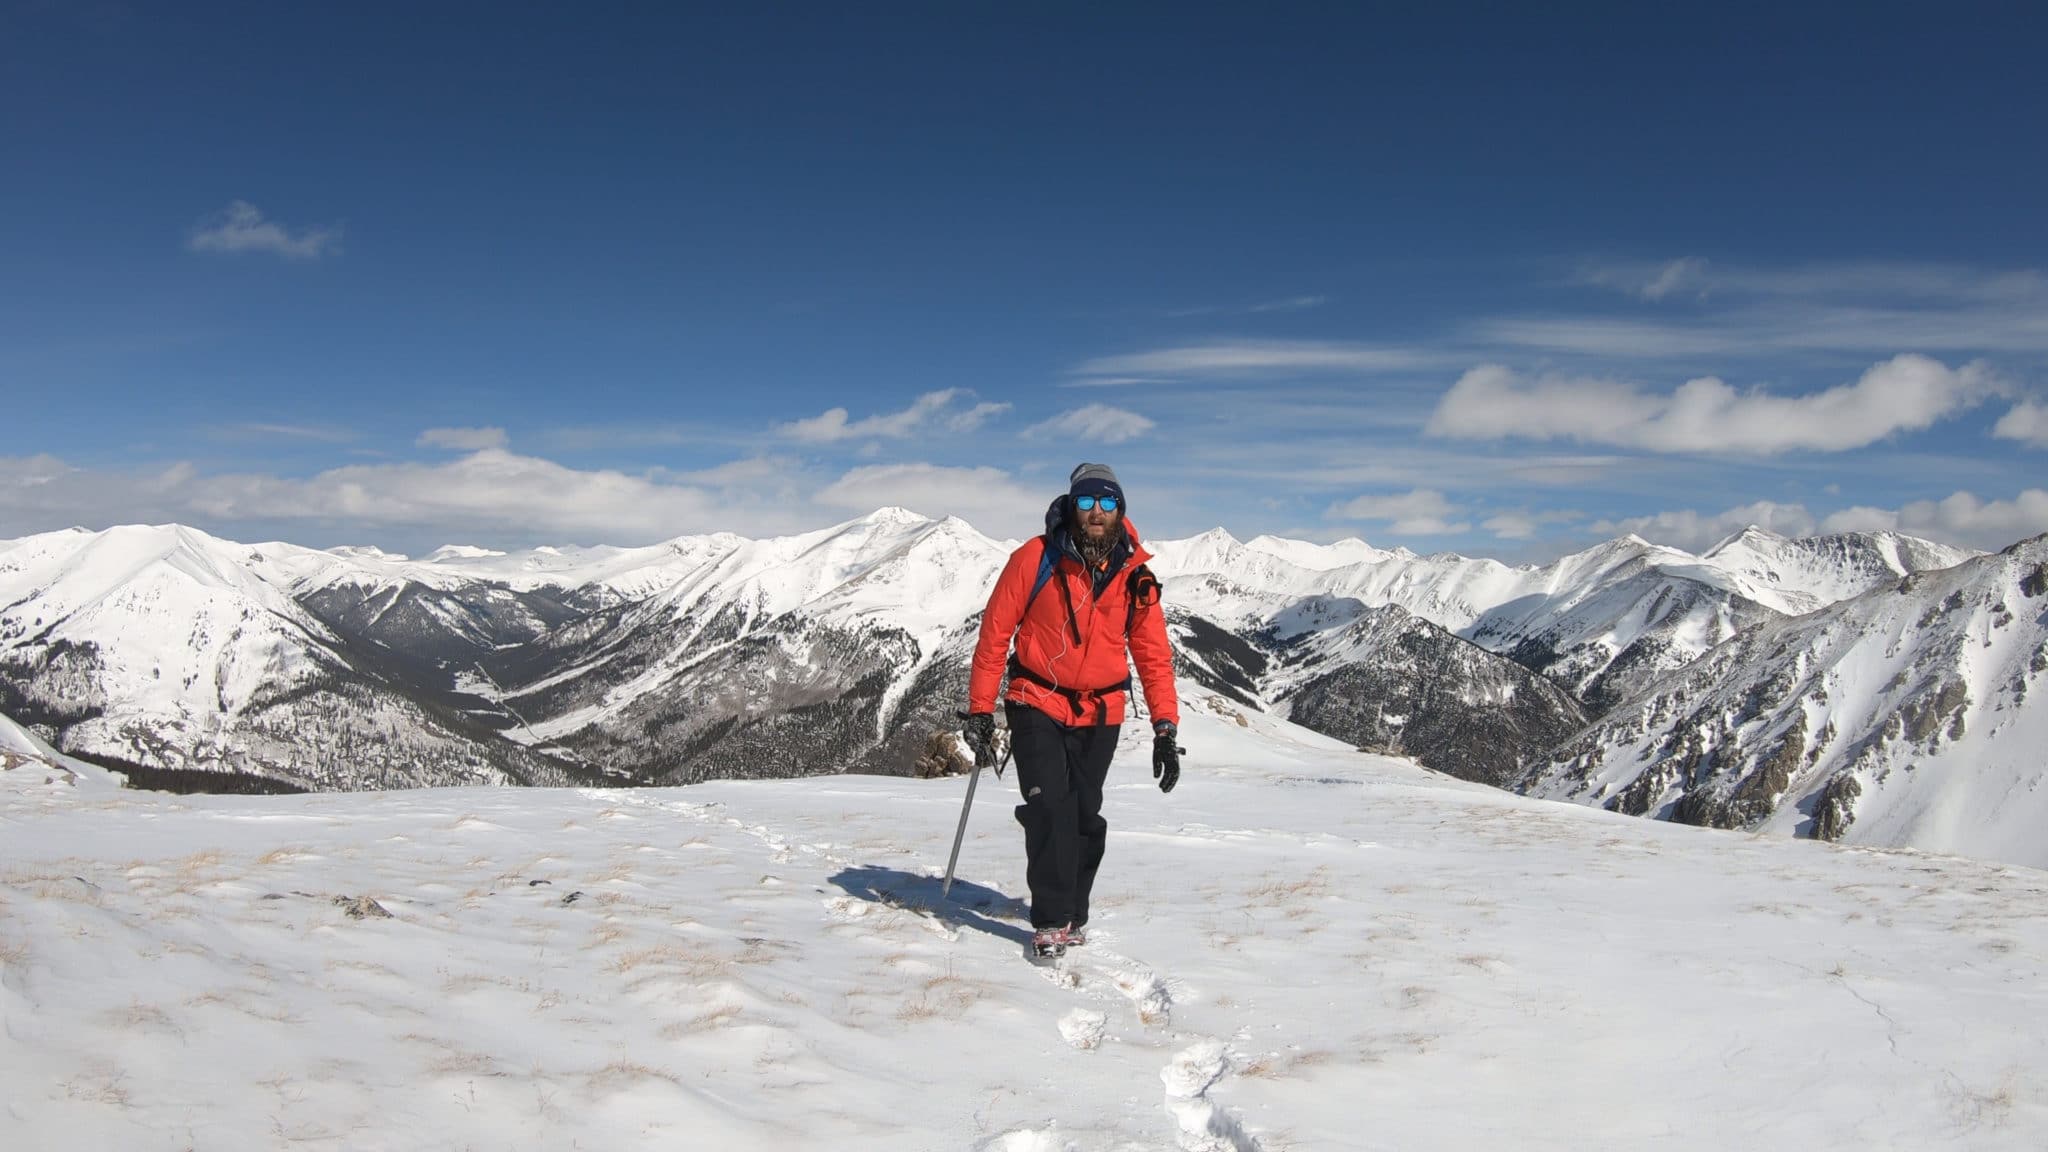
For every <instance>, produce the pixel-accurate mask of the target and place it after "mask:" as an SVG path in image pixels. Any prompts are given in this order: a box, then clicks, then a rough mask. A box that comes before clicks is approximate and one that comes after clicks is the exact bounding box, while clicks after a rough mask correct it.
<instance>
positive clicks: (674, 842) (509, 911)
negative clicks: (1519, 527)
mask: <svg viewBox="0 0 2048 1152" xmlns="http://www.w3.org/2000/svg"><path fill="white" fill-rule="evenodd" d="M1245 719H1246V723H1245V725H1240V724H1238V723H1236V722H1235V721H1234V720H1233V719H1231V718H1228V717H1225V716H1222V715H1216V714H1199V713H1198V714H1195V715H1192V716H1191V717H1190V719H1189V722H1188V724H1187V730H1186V735H1185V742H1186V743H1187V744H1188V745H1189V746H1190V748H1191V749H1192V752H1191V755H1190V757H1189V760H1188V765H1187V770H1186V774H1185V777H1184V780H1183V783H1182V786H1181V788H1180V789H1179V790H1177V791H1176V792H1174V793H1173V794H1172V795H1170V796H1162V795H1160V794H1159V792H1158V791H1157V790H1156V789H1155V788H1154V787H1153V784H1152V780H1151V776H1150V772H1149V771H1148V770H1147V769H1146V768H1145V767H1144V765H1143V762H1142V747H1141V746H1140V745H1138V744H1136V743H1133V744H1132V745H1131V747H1130V748H1129V749H1128V751H1129V752H1130V753H1131V755H1130V756H1128V757H1127V758H1126V759H1125V760H1124V761H1122V762H1120V763H1119V764H1118V766H1117V768H1116V770H1115V772H1114V774H1113V776H1112V781H1111V790H1110V793H1109V799H1108V805H1107V809H1106V815H1107V816H1108V818H1109V820H1110V822H1111V825H1112V831H1111V842H1110V853H1109V857H1108V860H1107V862H1106V863H1105V865H1104V871H1103V875H1102V879H1101V882H1100V884H1099V886H1098V894H1097V900H1096V904H1097V914H1096V922H1095V924H1094V925H1092V927H1093V928H1094V930H1095V939H1094V941H1093V942H1091V943H1090V944H1089V945H1088V947H1087V948H1086V949H1084V950H1081V951H1078V952H1076V953H1075V954H1074V955H1073V956H1072V957H1071V958H1070V962H1069V964H1068V965H1067V966H1066V968H1065V969H1064V970H1062V971H1044V970H1039V969H1036V968H1033V967H1032V966H1030V965H1029V964H1027V963H1026V962H1025V961H1024V959H1023V958H1022V951H1021V945H1022V942H1023V940H1024V938H1025V935H1026V929H1025V927H1024V922H1023V921H1022V919H1021V918H1020V917H1021V913H1022V907H1021V904H1020V898H1021V897H1022V896H1023V895H1024V887H1023V858H1022V851H1021V844H1020V833H1019V832H1018V830H1017V827H1016V825H1015V823H1014V822H1013V821H1012V820H1011V818H1010V813H1009V808H1010V806H1011V805H1012V804H1013V803H1014V802H1015V801H1014V799H1013V796H1014V793H1013V791H1012V789H1011V786H1010V783H1009V782H1008V781H1004V782H1003V783H1001V784H997V783H996V782H994V781H993V780H991V779H990V778H989V777H987V776H984V777H983V779H982V782H981V784H982V786H981V788H980V791H979V797H978V799H979V801H980V803H979V804H978V806H977V809H976V813H975V817H974V820H973V824H972V826H971V828H970V834H969V841H968V844H967V845H966V847H965V849H964V850H963V852H962V859H961V875H962V880H961V882H960V883H958V884H956V886H955V889H954V901H953V903H952V904H951V905H948V906H946V907H945V908H944V909H943V910H942V911H941V915H940V916H938V917H933V916H931V915H927V914H923V913H922V912H920V911H919V910H920V909H922V908H928V907H930V906H932V905H935V904H936V903H937V895H938V880H937V879H936V878H935V874H936V873H937V872H939V871H940V870H941V869H942V868H943V866H944V863H945V859H946V852H947V849H948V847H949V846H950V843H951V838H952V833H953V829H954V825H955V820H956V818H957V816H958V812H959V806H960V800H961V796H962V793H963V791H964V787H965V784H964V781H962V780H959V779H953V780H939V781H911V780H900V779H880V778H864V777H834V778H821V779H811V780H802V781H787V782H773V783H740V782H726V783H716V784H706V785H700V786H696V787H692V788H688V789H682V790H667V791H643V792H572V791H546V790H523V789H432V790H422V791H415V792H405V793H388V794H347V795H310V796H292V797H263V798H258V797H196V796H195V797H174V796H168V795H159V794H149V793H136V792H118V791H112V790H109V789H107V788H104V787H95V786H94V785H95V784H97V783H99V782H98V781H93V780H85V779H81V780H79V781H76V782H73V781H70V780H68V779H67V778H66V777H65V776H64V775H63V774H61V773H58V772H55V771H52V770H50V769H48V768H47V767H45V766H43V765H42V763H41V762H40V761H36V760H32V759H24V758H23V756H22V755H19V754H18V755H15V756H14V757H12V758H11V759H10V761H9V762H10V763H13V764H15V765H17V766H16V767H14V768H12V769H9V770H7V771H6V772H5V773H4V775H0V1017H4V1035H5V1041H4V1042H0V1084H4V1086H5V1089H4V1094H0V1096H4V1103H0V1147H4V1148H7V1149H29V1148H60V1147H61V1148H74V1147H77V1148H123V1149H154V1148H161V1149H184V1148H200V1149H245V1148H247V1149H253V1148H282V1147H303V1148H347V1149H381V1148H450V1149H453V1148H475V1149H572V1148H582V1149H628V1148H657V1147H658V1148H719V1149H743V1148H760V1149H771V1148H772V1149H784V1148H831V1149H891V1150H897V1149H927V1148H928V1149H969V1148H992V1149H1008V1150H1039V1149H1066V1148H1077V1149H1086V1150H1091V1152H1092V1150H1098V1149H1099V1150H1112V1149H1113V1150H1126V1149H1161V1148H1168V1149H1170V1148H1181V1149H1222V1150H1231V1149H1249V1148H1260V1149H1268V1150H1276V1149H1329V1148H1361V1149H1386V1150H1402V1152H1408V1150H1416V1149H1470V1148H1517V1149H1581V1148H1629V1149H1635V1148H1659V1149H1694V1148H1697V1149H1713V1150H1716V1152H1719V1150H1723V1149H1737V1148H1740V1149H1769V1148H1784V1149H1795V1148H1796V1149H1801V1150H1810V1149H1824V1148H1842V1149H1852V1148H1853V1149H1859V1150H1860V1149H1867V1148H1912V1149H1925V1148H1970V1149H2005V1148H2010V1149H2039V1148H2041V1147H2043V1146H2048V1087H2044V1079H2043V1077H2042V1075H2041V1073H2040V1069H2041V1068H2042V1067H2043V1066H2044V1065H2048V985H2044V982H2043V967H2044V962H2048V874H2044V873H2041V872H2036V871H2032V870H2028V869H2024V868H2013V867H2001V866H1996V865H1990V864H1985V863H1980V862H1973V861H1968V860H1961V859H1954V858H1944V857H1935V856H1928V855H1921V854H1916V853H1909V852H1878V851H1872V850H1862V849H1843V848H1835V847H1830V846H1826V845H1821V844H1816V843H1811V842H1792V841H1785V840H1781V839H1775V838H1762V837H1754V836H1746V835H1742V834H1738V833H1725V832H1710V831H1703V830H1700V829H1695V828H1689V827H1682V826H1674V825H1669V824H1662V823H1654V822H1650V821H1644V820H1638V819H1633V818H1629V817H1623V816H1617V815H1612V814H1608V813H1604V812H1599V811H1594V810H1588V809H1583V808H1577V807H1572V806H1567V805H1561V804H1549V803H1543V802H1539V801H1533V800H1526V799H1521V798H1517V797H1514V796H1510V795H1507V794H1504V793H1501V792H1497V791H1493V790H1491V789H1487V788H1483V787H1480V786H1476V785H1468V784H1463V783H1459V782H1457V781H1452V780H1449V779H1446V778H1443V777H1439V776H1436V775H1433V774H1430V773H1426V772H1424V771H1421V770H1419V769H1416V768H1414V767H1412V766H1410V765H1408V764H1405V763H1403V762H1400V761H1395V760H1388V759H1381V758H1374V757H1366V756H1361V755H1359V754H1356V753H1353V752H1349V751H1347V750H1345V749H1343V748H1341V747H1340V746H1337V745H1335V744H1333V743H1328V742H1322V741H1319V740H1318V738H1316V737H1313V736H1311V735H1309V734H1307V733H1305V732H1302V731H1301V730H1299V729H1294V728H1291V727H1289V726H1286V725H1284V724H1280V723H1278V722H1276V721H1271V720H1269V719H1267V718H1265V717H1261V716H1250V717H1246V718H1245ZM370 902H374V906H373V905H372V903H370ZM351 910H354V911H357V912H360V913H363V915H361V917H360V918H356V917H352V916H351V915H350V912H351ZM380 910H381V911H383V912H388V913H389V915H388V917H387V916H382V915H379V914H378V913H379V911H380Z"/></svg>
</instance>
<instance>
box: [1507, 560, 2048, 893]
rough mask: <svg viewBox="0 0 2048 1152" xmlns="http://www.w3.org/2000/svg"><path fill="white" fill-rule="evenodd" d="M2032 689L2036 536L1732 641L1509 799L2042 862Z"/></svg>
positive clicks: (2043, 605) (2043, 665)
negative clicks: (1525, 795) (1527, 796)
mask: <svg viewBox="0 0 2048 1152" xmlns="http://www.w3.org/2000/svg"><path fill="white" fill-rule="evenodd" d="M2044 694H2048V537H2036V538H2034V539H2032V540H2028V541H2024V542H2022V543H2020V544H2016V545H2014V546H2013V547H2011V548H2009V549H2007V550H2005V551H2004V552H2001V553H1999V554H1997V555H1994V556H1983V557H1978V558H1976V559H1972V560H1968V561H1965V562H1964V563H1962V564H1959V565H1957V566H1955V567H1953V568H1947V569H1942V570H1938V571H1931V572H1923V573H1919V574H1916V575H1914V576H1910V577H1907V578H1906V579H1903V580H1899V581H1896V582H1894V583H1892V584H1890V585H1888V586H1885V587H1881V588H1878V589H1875V590H1872V591H1869V592H1866V593H1863V594H1862V595H1860V596H1857V597H1854V598H1852V599H1849V600H1844V601H1842V602H1840V603H1838V604H1834V605H1831V606H1829V607H1827V608H1823V609H1820V610H1818V611H1815V612H1813V613H1810V614H1808V615H1805V616H1800V617H1797V618H1791V619H1786V620H1781V621H1778V622H1776V623H1772V624H1767V625H1764V626H1762V627H1759V628H1756V629H1754V630H1752V631H1750V632H1747V633H1745V634H1743V635H1741V636H1738V637H1736V638H1735V639H1733V640H1731V641H1729V642H1728V643H1726V644H1723V645H1721V646H1720V647H1718V648H1716V649H1714V650H1713V651H1712V652H1710V653H1708V654H1707V655H1706V656H1704V657H1702V658H1701V659H1699V660H1697V661H1694V662H1693V663H1692V664H1690V665H1688V666H1687V667H1686V668H1685V669H1684V670H1683V671H1682V672H1680V673H1679V674H1677V675H1675V676H1672V677H1669V678H1668V679H1666V680H1664V681H1662V682H1660V683H1658V684H1657V685H1655V686H1654V687H1653V688H1652V689H1651V690H1650V691H1648V692H1646V693H1644V694H1642V695H1640V696H1637V697H1635V698H1634V699H1631V700H1629V701H1628V702H1626V703H1625V704H1623V705H1622V706H1621V707H1619V708H1616V709H1614V710H1613V711H1611V712H1609V713H1608V714H1607V715H1606V716H1605V717H1604V718H1603V719H1602V720H1601V721H1600V723H1598V724H1597V725H1595V726H1593V727H1592V728H1590V729H1588V730H1587V731H1585V732H1583V733H1581V734H1579V735H1578V736H1577V737H1575V738H1574V739H1573V740H1571V741H1570V742H1569V743H1568V744H1567V745H1566V746H1564V747H1563V748H1561V749H1558V750H1557V751H1556V752H1555V753H1553V762H1552V763H1551V764H1549V765H1547V766H1545V767H1544V768H1542V769H1541V770H1539V771H1538V772H1536V773H1534V774H1532V776H1531V778H1529V779H1528V780H1526V781H1525V782H1524V783H1523V789H1524V790H1525V791H1527V792H1530V793H1532V794H1534V795H1538V796H1548V797H1554V798H1559V799H1569V800H1577V801H1580V802H1584V803H1598V804H1603V805H1605V806H1607V807H1610V808H1614V809H1616V810H1618V811H1622V812H1627V813H1631V814H1648V815H1658V816H1664V817H1667V818H1676V819H1680V820H1683V821H1685V822H1686V823H1693V824H1707V825H1712V826H1714V827H1720V828H1762V829H1765V830H1770V831H1782V832H1794V833H1798V834H1801V835H1812V836H1818V837H1821V838H1823V839H1828V840H1846V841H1849V842H1852V843H1868V844H1878V845H1892V844H1911V845H1914V846H1916V847H1921V848H1928V849H1933V850H1937V851H1952V852H1970V853H1977V854H1982V855H1987V856H1992V857H1996V858H1998V859H2005V860H2029V861H2033V862H2037V863H2048V847H2044V837H2043V835H2042V830H2043V829H2044V828H2048V707H2044V706H2043V705H2042V704H2040V703H2039V700H2040V698H2041V696H2042V695H2044ZM2030 701H2032V703H2030Z"/></svg>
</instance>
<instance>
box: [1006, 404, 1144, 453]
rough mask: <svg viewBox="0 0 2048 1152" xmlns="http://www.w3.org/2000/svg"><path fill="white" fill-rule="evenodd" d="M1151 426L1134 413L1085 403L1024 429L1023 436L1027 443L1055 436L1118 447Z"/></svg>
mask: <svg viewBox="0 0 2048 1152" xmlns="http://www.w3.org/2000/svg"><path fill="white" fill-rule="evenodd" d="M1154 427H1155V425H1154V424H1153V422H1152V421H1151V420H1149V419H1147V418H1146V417H1144V416H1140V415H1139V414H1137V413H1136V412H1132V411H1129V410H1127V409H1123V408H1114V407H1111V406H1110V405H1108V404H1089V405H1087V406H1085V407H1081V408H1075V409H1072V410H1070V411H1066V412H1062V413H1060V414H1059V415H1057V416H1055V417H1053V418H1052V419H1050V420H1046V421H1043V422H1041V423H1038V424H1033V425H1032V426H1031V427H1029V428H1026V429H1025V430H1024V432H1023V436H1024V437H1025V438H1026V439H1030V440H1043V439H1049V438H1055V437H1056V438H1059V439H1063V440H1082V441H1093V442H1095V443H1099V444H1122V443H1124V442H1125V441H1127V440H1135V439H1137V438H1138V437H1140V436H1143V435H1144V434H1145V433H1147V432H1150V431H1151V430H1152V429H1153V428H1154Z"/></svg>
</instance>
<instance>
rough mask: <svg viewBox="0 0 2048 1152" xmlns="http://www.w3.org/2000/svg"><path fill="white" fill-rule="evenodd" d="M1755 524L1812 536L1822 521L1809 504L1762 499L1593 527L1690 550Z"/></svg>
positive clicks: (1785, 533) (1701, 549)
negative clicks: (1816, 518)
mask: <svg viewBox="0 0 2048 1152" xmlns="http://www.w3.org/2000/svg"><path fill="white" fill-rule="evenodd" d="M1751 526H1755V527H1757V528H1761V529H1763V530H1764V531H1766V532H1775V533H1777V534H1778V535H1780V536H1811V535H1813V534H1814V533H1815V532H1816V531H1819V530H1820V525H1819V522H1818V521H1816V520H1815V519H1814V516H1813V513H1811V512H1809V511H1807V509H1806V506H1805V505H1803V504H1779V503H1776V502H1775V501H1771V500H1759V501H1757V502H1756V503H1754V504H1744V505H1742V506H1741V507H1739V508H1730V509H1727V510H1726V511H1723V512H1698V511H1694V510H1692V509H1680V510H1677V511H1672V512H1658V513H1656V514H1654V515H1650V516H1629V517H1625V518H1622V519H1618V520H1600V521H1596V522H1595V523H1593V524H1592V525H1591V526H1590V530H1591V531H1592V532H1594V533H1597V534H1598V535H1601V536H1622V535H1630V534H1633V535H1636V536H1640V537H1642V538H1643V539H1645V540H1648V541H1649V542H1651V543H1652V544H1665V545H1669V546H1670V547H1673V548H1683V549H1684V550H1686V551H1687V552H1704V551H1706V550H1707V549H1709V548H1711V547H1713V546H1714V545H1716V544H1719V543H1720V542H1721V541H1723V540H1726V539H1727V538H1728V537H1730V536H1733V535H1735V534H1736V533H1737V532H1740V531H1742V530H1743V529H1744V528H1748V527H1751Z"/></svg>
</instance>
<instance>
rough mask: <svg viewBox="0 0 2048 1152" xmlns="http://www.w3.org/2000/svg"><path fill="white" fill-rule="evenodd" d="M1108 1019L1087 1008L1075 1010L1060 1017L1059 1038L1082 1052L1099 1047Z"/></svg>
mask: <svg viewBox="0 0 2048 1152" xmlns="http://www.w3.org/2000/svg"><path fill="white" fill-rule="evenodd" d="M1108 1026H1109V1017H1107V1016H1105V1015H1103V1014H1102V1013H1100V1012H1096V1011H1092V1010H1090V1009H1087V1008H1076V1009H1074V1010H1073V1011H1072V1012H1069V1013H1067V1014H1066V1015H1065V1016H1062V1017H1060V1036H1061V1038H1062V1039H1064V1040H1066V1042H1067V1043H1069V1044H1072V1045H1073V1046H1074V1047H1076V1048H1079V1049H1080V1050H1082V1051H1083V1052H1086V1051H1089V1050H1090V1049H1093V1048H1097V1047H1100V1046H1101V1044H1102V1034H1103V1031H1104V1029H1106V1028H1107V1027H1108Z"/></svg>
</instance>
